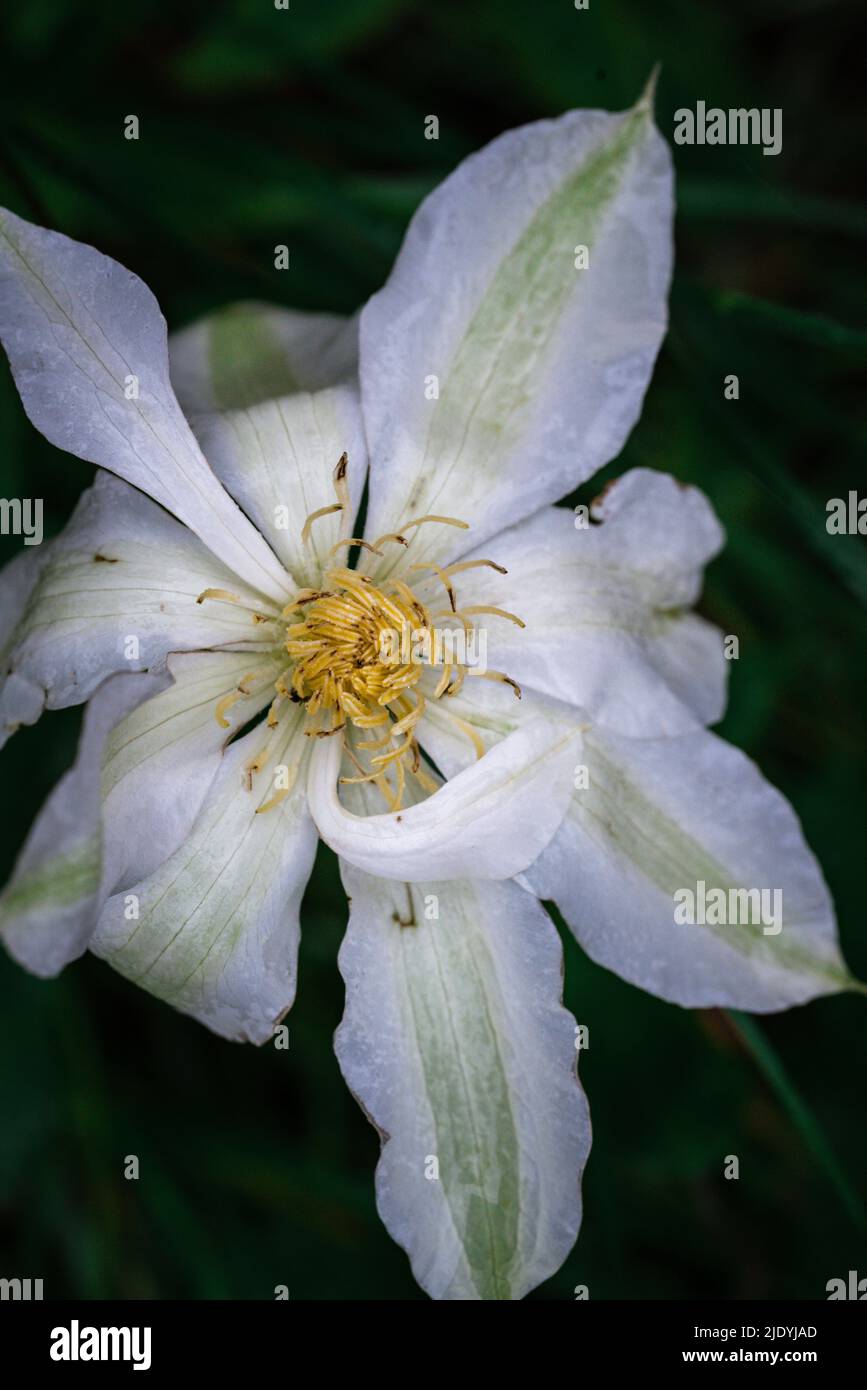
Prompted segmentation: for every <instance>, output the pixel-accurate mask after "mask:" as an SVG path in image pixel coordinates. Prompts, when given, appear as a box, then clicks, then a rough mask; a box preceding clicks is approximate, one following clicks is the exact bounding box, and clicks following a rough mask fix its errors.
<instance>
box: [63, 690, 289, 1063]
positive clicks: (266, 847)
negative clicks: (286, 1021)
mask: <svg viewBox="0 0 867 1390" xmlns="http://www.w3.org/2000/svg"><path fill="white" fill-rule="evenodd" d="M300 719H301V716H300V715H298V716H297V717H296V720H295V721H294V723H293V726H292V727H293V729H294V733H292V732H291V731H289V729H288V728H287V729H286V730H285V731H283V732H282V734H281V737H279V738H278V739H277V741H276V743H275V745H274V748H273V750H272V754H271V756H270V757H269V759H268V761H267V763H266V764H265V765H264V766H263V768H262V771H261V772H260V773H259V774H258V776H257V777H256V778H255V779H254V784H253V790H248V789H247V788H246V786H245V785H244V780H243V767H244V764H245V763H246V762H247V761H248V760H249V759H250V758H251V757H252V756H254V755H255V754H256V753H258V752H259V751H260V749H261V748H262V743H263V730H262V727H261V726H260V727H259V728H257V729H253V730H252V731H251V732H250V733H249V734H247V735H246V736H245V737H244V738H242V739H239V740H238V741H237V742H236V743H233V744H232V745H231V746H230V748H229V749H228V751H227V752H226V754H225V757H224V759H223V763H222V766H221V768H220V771H219V773H218V775H217V778H216V780H215V782H214V784H213V786H212V787H211V789H210V791H209V792H208V795H207V797H206V798H205V802H204V804H203V806H202V808H201V811H200V813H199V815H198V817H197V819H196V823H195V825H194V827H193V830H192V832H191V834H190V836H189V838H188V839H187V840H186V841H185V842H184V843H183V844H182V845H181V846H180V848H179V849H178V850H177V851H176V852H175V853H174V854H173V855H172V856H171V858H169V859H168V860H166V862H165V863H164V864H162V865H161V866H160V867H159V868H158V869H157V870H156V872H155V873H153V874H151V875H150V876H149V877H148V878H146V879H144V880H143V881H142V882H141V883H138V884H134V885H133V886H132V887H131V888H129V889H128V890H127V892H126V893H120V894H118V895H116V896H115V897H113V898H110V899H109V901H108V902H107V903H106V905H105V907H104V909H103V912H102V915H101V917H100V920H99V924H98V926H97V929H96V932H95V933H94V936H93V938H92V940H91V943H90V946H91V950H92V951H94V952H95V953H96V955H98V956H101V957H102V958H103V959H105V960H107V961H108V962H109V964H111V965H113V966H114V968H115V969H116V970H118V971H120V973H121V974H122V975H124V976H126V978H127V979H129V980H132V981H133V982H134V983H136V984H139V985H141V986H142V988H144V989H147V990H149V991H150V993H152V994H155V995H156V996H157V998H159V999H164V1000H166V1001H167V1002H168V1003H170V1004H172V1005H174V1007H175V1008H177V1009H180V1010H182V1012H184V1013H188V1014H191V1015H192V1016H193V1017H194V1018H197V1019H198V1020H199V1021H200V1022H202V1023H205V1024H206V1025H207V1026H208V1027H209V1028H211V1029H213V1031H214V1032H215V1033H219V1034H221V1036H223V1037H227V1038H234V1039H239V1040H241V1039H249V1040H250V1041H252V1042H257V1043H258V1042H265V1041H266V1040H267V1039H268V1038H269V1037H270V1036H271V1034H272V1033H273V1030H274V1026H275V1024H276V1023H277V1022H278V1020H279V1019H280V1018H281V1017H282V1015H283V1014H284V1013H285V1012H286V1010H287V1009H288V1008H289V1007H290V1006H291V1004H292V1001H293V999H294V997H295V971H296V957H297V950H298V937H299V923H298V908H299V904H300V901H301V895H302V893H303V891H304V885H305V883H306V882H307V878H308V876H309V874H310V870H311V867H312V864H313V857H314V854H315V851H316V831H315V827H314V825H313V822H312V821H311V819H310V817H309V815H308V814H307V809H306V804H305V795H304V781H305V778H304V771H305V769H304V766H303V763H304V761H305V758H306V756H307V752H308V750H309V741H308V740H305V739H304V737H303V734H302V733H301V732H300V727H299V726H300ZM280 767H287V768H292V769H293V770H295V771H297V777H296V780H295V782H294V785H293V788H292V791H291V793H290V795H289V796H287V797H285V798H284V799H283V800H282V801H281V802H280V803H279V804H278V805H275V806H272V807H271V809H269V810H264V809H263V810H261V813H257V810H258V808H263V807H264V806H265V805H266V803H267V801H268V800H269V799H270V797H271V795H272V794H273V792H274V786H275V778H276V777H277V776H278V769H279V768H280ZM131 894H134V895H135V897H136V898H137V899H138V904H139V907H138V911H139V916H138V918H137V919H136V918H130V917H129V916H128V915H127V914H128V910H129V909H128V898H129V895H131Z"/></svg>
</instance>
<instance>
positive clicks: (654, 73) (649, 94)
mask: <svg viewBox="0 0 867 1390" xmlns="http://www.w3.org/2000/svg"><path fill="white" fill-rule="evenodd" d="M661 71H662V64H661V63H654V65H653V67H652V69H651V72H650V76H649V77H648V79H647V83H646V85H645V88H644V91H643V92H642V93H641V96H640V97H639V98H638V101H637V102H636V103H635V109H636V111H646V112H647V113H648V115H650V116H651V117H652V116H653V107H654V102H655V100H656V84H657V82H658V81H659V74H660V72H661Z"/></svg>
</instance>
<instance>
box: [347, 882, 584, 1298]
mask: <svg viewBox="0 0 867 1390" xmlns="http://www.w3.org/2000/svg"><path fill="white" fill-rule="evenodd" d="M342 872H343V879H344V883H345V886H346V890H347V893H348V894H349V896H350V898H351V901H352V911H351V916H350V920H349V928H348V931H347V934H346V938H345V940H344V943H343V946H342V947H341V951H340V957H339V963H340V969H341V973H342V975H343V977H344V979H345V981H346V1012H345V1014H344V1018H343V1022H342V1023H341V1025H340V1028H339V1029H338V1031H337V1035H336V1038H335V1047H336V1051H337V1056H338V1058H339V1061H340V1066H341V1069H342V1071H343V1075H344V1076H345V1078H346V1081H347V1083H348V1085H349V1087H350V1089H351V1090H352V1091H353V1093H354V1094H355V1096H356V1097H357V1098H358V1100H359V1102H360V1103H361V1104H362V1106H363V1107H364V1109H365V1111H366V1113H367V1115H368V1116H369V1118H370V1119H371V1121H372V1122H373V1124H374V1125H375V1126H376V1128H377V1129H378V1130H379V1132H380V1135H381V1137H382V1140H383V1149H382V1156H381V1158H380V1161H379V1166H378V1168H377V1171H376V1193H377V1206H378V1209H379V1213H380V1215H381V1217H382V1219H383V1221H384V1222H385V1225H386V1227H387V1228H388V1230H389V1232H390V1234H391V1235H392V1236H393V1237H394V1239H395V1240H396V1241H397V1242H398V1243H399V1244H400V1245H402V1246H403V1247H404V1249H405V1250H406V1251H407V1253H408V1255H409V1258H410V1261H411V1264H412V1269H413V1274H414V1275H415V1277H416V1279H417V1280H418V1282H419V1283H420V1284H421V1286H422V1288H424V1289H425V1290H426V1291H427V1292H428V1293H429V1294H430V1295H431V1297H432V1298H443V1299H462V1300H463V1299H466V1300H470V1299H518V1298H522V1297H523V1295H524V1294H525V1293H527V1292H528V1290H529V1289H531V1288H533V1287H535V1286H536V1285H537V1284H539V1283H540V1282H541V1281H542V1280H543V1279H546V1278H548V1277H549V1276H550V1275H551V1274H553V1273H554V1271H555V1270H556V1269H558V1268H559V1266H560V1265H561V1264H562V1262H563V1260H564V1259H565V1258H566V1256H567V1254H568V1253H569V1250H570V1249H571V1247H572V1245H573V1243H574V1241H575V1237H576V1235H577V1233H578V1227H579V1224H580V1219H581V1200H580V1188H579V1184H580V1176H581V1171H582V1168H583V1166H584V1162H585V1160H586V1157H587V1153H588V1150H589V1147H590V1123H589V1117H588V1112H587V1104H586V1101H585V1100H584V1096H583V1094H582V1092H581V1090H580V1088H579V1086H578V1083H577V1079H576V1075H575V1063H576V1050H575V1037H576V1032H575V1022H574V1019H573V1018H572V1016H571V1015H570V1014H569V1013H567V1011H566V1010H565V1009H564V1008H563V1007H562V1005H561V995H562V949H561V946H560V942H559V939H558V937H557V933H556V931H555V929H554V926H553V924H552V923H551V921H550V919H549V918H548V916H547V914H546V913H545V912H544V911H543V910H542V908H541V907H540V906H539V904H538V903H537V902H536V901H535V899H534V898H533V897H532V896H531V895H530V894H528V893H525V892H523V890H522V889H520V888H519V887H518V886H517V885H516V884H514V883H509V882H506V883H480V882H457V883H434V884H414V885H412V886H411V885H409V884H397V883H395V884H387V883H383V882H382V881H379V880H376V879H373V878H370V877H369V876H368V875H366V874H364V873H360V872H359V871H358V870H356V869H354V868H352V866H351V865H344V866H343V867H342ZM434 904H435V906H436V910H437V913H438V916H437V918H436V919H435V920H431V919H430V913H431V911H432V908H433V905H434ZM409 920H412V921H413V923H414V925H412V926H401V925H399V922H407V921H409ZM434 1165H435V1166H434Z"/></svg>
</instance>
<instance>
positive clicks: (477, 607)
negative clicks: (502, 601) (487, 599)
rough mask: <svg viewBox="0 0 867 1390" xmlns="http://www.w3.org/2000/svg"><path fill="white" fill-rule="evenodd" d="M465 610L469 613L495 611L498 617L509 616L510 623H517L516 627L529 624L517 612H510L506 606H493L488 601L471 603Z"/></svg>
mask: <svg viewBox="0 0 867 1390" xmlns="http://www.w3.org/2000/svg"><path fill="white" fill-rule="evenodd" d="M463 611H464V613H467V614H469V613H493V614H494V616H495V617H497V618H508V620H509V622H510V623H514V624H515V625H516V627H526V626H527V624H526V623H525V622H524V621H523V619H522V618H519V617H518V616H517V615H516V614H515V613H509V612H508V610H507V609H505V608H493V607H491V605H490V604H487V603H471V604H470V605H469V607H468V608H465V609H464V610H463Z"/></svg>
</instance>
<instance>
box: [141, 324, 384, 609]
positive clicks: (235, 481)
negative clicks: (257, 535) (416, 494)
mask: <svg viewBox="0 0 867 1390" xmlns="http://www.w3.org/2000/svg"><path fill="white" fill-rule="evenodd" d="M169 352H170V356H171V371H172V381H173V383H174V385H175V389H176V390H177V392H178V397H179V399H180V401H181V404H182V405H183V406H184V409H185V410H186V412H187V415H188V418H189V420H190V423H191V425H192V427H193V430H194V431H195V434H196V437H197V438H198V440H199V443H200V444H201V446H202V449H203V450H204V452H205V455H206V457H207V459H208V461H209V463H210V465H211V467H212V468H213V469H214V472H215V473H216V474H217V476H218V477H219V479H220V481H221V482H222V483H223V484H224V485H225V487H226V488H227V489H228V491H229V492H230V493H231V495H232V496H233V497H234V498H235V500H236V501H237V502H238V503H240V505H241V506H242V507H243V508H244V511H245V512H246V514H247V516H249V517H250V518H251V519H252V520H253V522H254V523H255V525H256V527H257V528H258V529H259V531H261V533H262V535H263V536H265V537H266V539H267V540H268V543H269V544H270V546H271V547H272V549H273V550H274V552H275V553H276V554H277V555H278V556H279V557H280V559H281V561H282V562H283V565H284V567H285V568H286V569H287V570H288V572H289V573H290V574H291V575H292V576H293V578H294V580H295V581H296V582H297V583H298V584H303V585H314V586H315V585H316V584H318V582H319V579H320V576H321V568H322V563H323V561H324V559H325V557H326V555H327V553H328V550H329V548H330V547H331V546H333V545H334V543H335V542H336V541H337V540H338V539H339V538H340V537H341V536H344V537H345V536H349V535H350V534H351V531H350V529H349V528H350V526H351V523H352V520H353V518H354V516H355V513H356V511H357V509H358V504H359V502H360V500H361V492H362V488H363V485H364V476H365V472H366V467H367V458H366V443H365V439H364V427H363V424H362V421H361V408H360V403H359V399H358V386H357V366H358V323H357V320H346V319H341V318H337V317H336V316H335V315H332V314H304V313H300V312H296V311H292V310H287V309H276V308H271V307H269V306H267V305H264V304H235V305H231V306H229V307H228V308H226V309H222V310H220V311H219V312H217V313H216V314H212V315H210V316H209V317H208V318H206V319H203V320H201V321H200V322H199V323H197V324H194V325H193V327H192V328H188V329H185V330H184V332H182V333H180V334H176V335H174V337H173V338H172V339H170V341H169ZM344 452H345V453H347V454H348V455H349V471H348V474H347V482H348V485H349V490H350V497H351V502H352V507H351V511H352V515H351V516H341V515H339V514H337V513H335V514H332V515H331V516H327V517H322V518H320V519H319V520H318V521H317V522H316V523H315V524H314V526H313V528H312V531H311V534H310V538H309V540H308V542H307V543H305V544H304V545H302V543H301V532H302V528H303V526H304V522H305V521H306V519H307V517H308V516H309V515H310V514H311V512H314V511H318V510H319V509H320V508H321V507H327V506H329V505H331V504H332V503H334V502H335V501H336V496H335V492H334V487H333V483H332V477H333V473H334V469H335V467H336V465H337V462H338V460H339V459H340V457H341V455H342V454H343V453H344ZM345 558H346V552H345V551H343V552H342V553H341V555H340V558H339V562H340V563H342V562H343V561H344V560H345Z"/></svg>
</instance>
